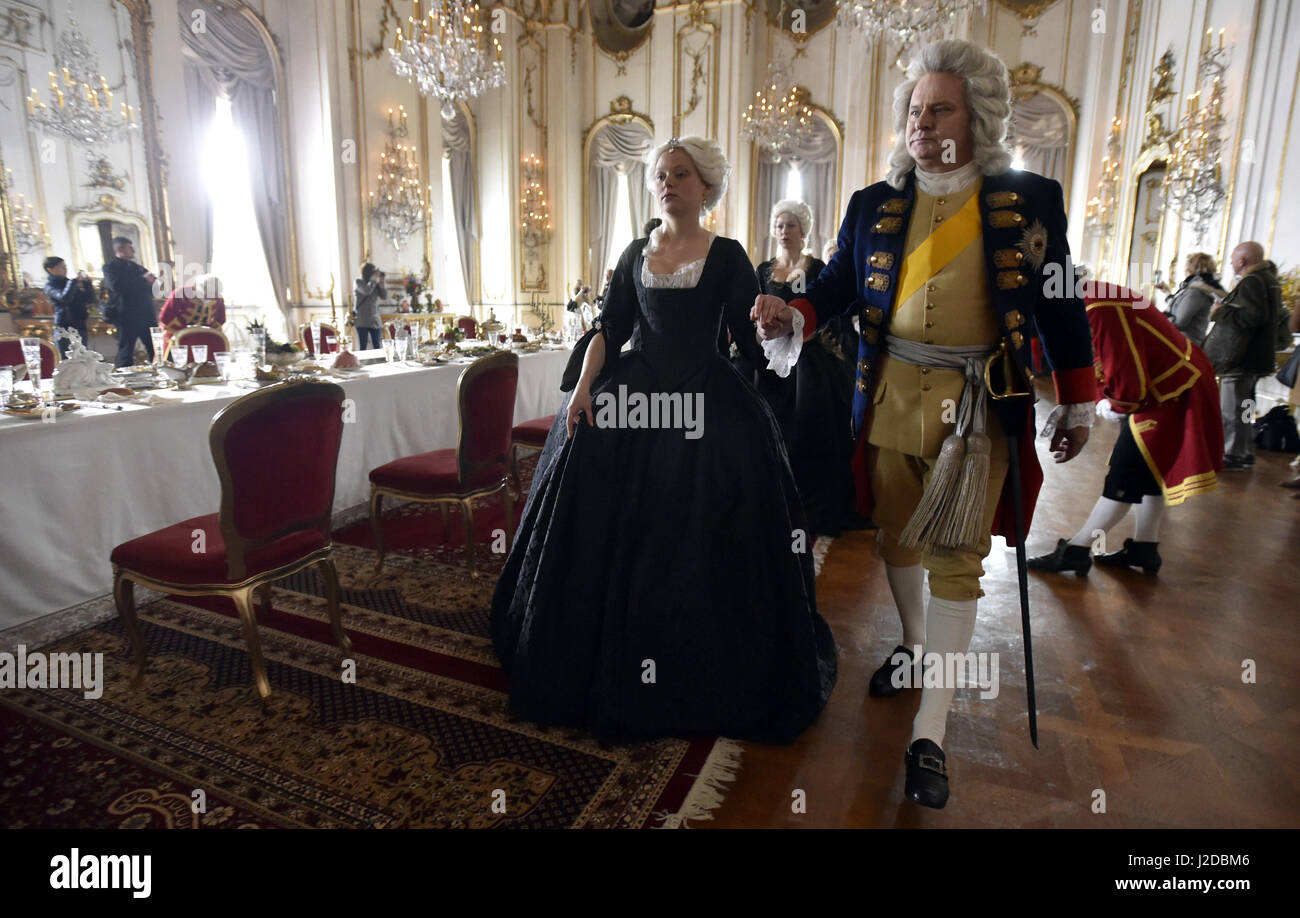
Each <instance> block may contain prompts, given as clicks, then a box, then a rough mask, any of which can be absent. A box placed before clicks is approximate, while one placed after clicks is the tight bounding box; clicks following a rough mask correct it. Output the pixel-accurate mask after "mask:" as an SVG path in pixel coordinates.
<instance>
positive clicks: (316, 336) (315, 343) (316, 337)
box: [307, 319, 324, 358]
mask: <svg viewBox="0 0 1300 918" xmlns="http://www.w3.org/2000/svg"><path fill="white" fill-rule="evenodd" d="M307 333H308V335H309V336H310V340H309V342H308V347H307V349H308V350H309V351H311V354H312V356H313V357H317V358H319V357H320V356H321V353H322V352H323V351H324V348H323V347H321V330H320V320H319V319H312V320H311V327H310V328H309V329H308V332H307Z"/></svg>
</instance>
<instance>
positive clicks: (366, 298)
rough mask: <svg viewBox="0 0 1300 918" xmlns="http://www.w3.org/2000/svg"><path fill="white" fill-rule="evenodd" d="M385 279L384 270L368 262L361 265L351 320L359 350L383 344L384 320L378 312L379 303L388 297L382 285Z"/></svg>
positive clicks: (386, 290)
mask: <svg viewBox="0 0 1300 918" xmlns="http://www.w3.org/2000/svg"><path fill="white" fill-rule="evenodd" d="M386 280H387V278H386V277H385V276H384V272H383V271H380V270H379V269H378V268H376V267H375V266H374V265H372V264H371V263H370V262H366V263H365V264H364V265H362V266H361V276H360V277H358V278H357V283H356V307H355V310H356V318H355V319H354V320H353V327H354V328H356V330H357V347H358V349H359V350H363V351H364V350H366V349H368V348H369V349H374V348H377V347H380V346H381V345H382V344H383V340H384V335H383V328H384V321H383V319H382V318H381V317H380V314H379V304H380V303H381V302H382V301H384V300H386V299H388V288H387V287H385V286H384V283H385V281H386Z"/></svg>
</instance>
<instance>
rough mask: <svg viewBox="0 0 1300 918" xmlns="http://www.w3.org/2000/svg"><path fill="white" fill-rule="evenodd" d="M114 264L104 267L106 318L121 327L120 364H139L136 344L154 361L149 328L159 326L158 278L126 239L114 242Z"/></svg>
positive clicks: (118, 329) (118, 362)
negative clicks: (140, 261) (155, 289)
mask: <svg viewBox="0 0 1300 918" xmlns="http://www.w3.org/2000/svg"><path fill="white" fill-rule="evenodd" d="M113 255H114V256H115V257H114V258H113V260H112V261H110V262H109V263H108V264H106V265H104V287H105V288H106V289H107V290H108V306H107V308H106V309H105V313H104V317H105V318H106V319H108V320H109V321H110V322H112V323H113V324H114V325H116V326H117V365H118V366H119V367H129V366H131V365H132V364H134V363H135V342H136V341H137V340H139V341H143V342H144V349H145V351H146V352H147V353H148V354H149V359H150V360H153V339H152V338H151V337H150V335H149V329H150V328H151V327H153V326H155V325H157V324H158V309H157V307H156V306H154V302H153V283H154V281H155V280H157V278H155V277H154V275H153V272H152V271H146V270H145V269H144V268H143V267H141V266H140V265H139V264H137V263H136V262H135V245H134V243H132V242H131V240H130V239H127V238H126V237H125V236H118V237H117V238H115V239H114V240H113Z"/></svg>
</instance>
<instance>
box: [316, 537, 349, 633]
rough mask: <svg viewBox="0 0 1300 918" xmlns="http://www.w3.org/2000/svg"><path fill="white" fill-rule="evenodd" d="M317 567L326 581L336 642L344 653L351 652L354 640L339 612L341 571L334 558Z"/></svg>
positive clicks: (327, 598) (328, 606) (327, 559)
mask: <svg viewBox="0 0 1300 918" xmlns="http://www.w3.org/2000/svg"><path fill="white" fill-rule="evenodd" d="M317 567H319V568H320V576H321V580H323V581H324V582H325V606H326V608H327V609H328V610H329V616H330V632H331V633H333V635H334V643H336V644H338V645H339V647H340V648H342V650H343V652H344V653H351V652H352V640H351V638H349V637H348V635H347V632H345V631H344V630H343V618H342V615H341V614H340V612H339V572H338V570H337V569H336V568H335V567H334V559H333V558H326V559H325V560H323V561H321V562H319V563H318V564H317Z"/></svg>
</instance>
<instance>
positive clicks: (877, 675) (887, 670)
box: [867, 644, 920, 698]
mask: <svg viewBox="0 0 1300 918" xmlns="http://www.w3.org/2000/svg"><path fill="white" fill-rule="evenodd" d="M899 653H905V654H907V659H908V662H907V663H903V664H901V665H899V666H895V665H894V658H895V657H896V656H897V655H898V654H899ZM915 662H916V658H915V657H914V656H913V655H912V651H911V650H909V649H908V648H906V647H904V646H903V645H902V644H899V645H898V646H897V647H895V648H894V651H893V653H891V654H890V655H889V659H887V660H885V662H884V663H882V664H880V669H878V670H876V671H875V672H874V673H872V674H871V682H870V683H869V684H868V685H867V694H869V695H871V696H872V697H874V698H892V697H893V696H895V695H897V694H898V693H899V692H901V691H902V689H901V688H899V687H898V686H896V685H894V673H895V672H897V671H900V670H904V669H906V668H907V667H909V666H912V665H914V664H915ZM900 681H901V680H900ZM911 687H912V688H920V686H919V685H917V684H915V680H913V685H912V686H911Z"/></svg>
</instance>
